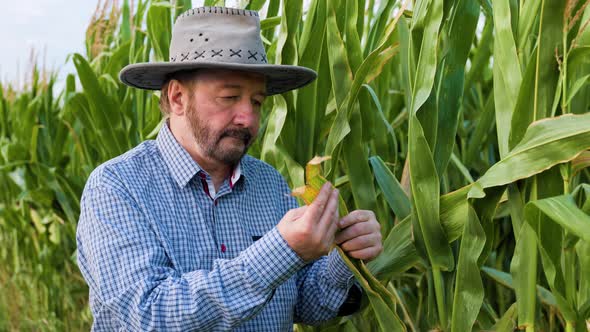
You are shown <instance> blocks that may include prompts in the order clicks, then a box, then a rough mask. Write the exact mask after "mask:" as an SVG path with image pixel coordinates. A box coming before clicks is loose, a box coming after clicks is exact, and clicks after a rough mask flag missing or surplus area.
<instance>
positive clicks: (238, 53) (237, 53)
mask: <svg viewBox="0 0 590 332" xmlns="http://www.w3.org/2000/svg"><path fill="white" fill-rule="evenodd" d="M229 51H230V52H231V54H230V55H229V57H230V58H231V57H233V56H234V55H235V56H237V57H238V58H241V57H242V56H241V55H240V53H242V50H237V51H234V50H232V49H231V48H230V49H229Z"/></svg>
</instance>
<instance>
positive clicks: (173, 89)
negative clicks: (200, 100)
mask: <svg viewBox="0 0 590 332" xmlns="http://www.w3.org/2000/svg"><path fill="white" fill-rule="evenodd" d="M188 92H189V91H188V90H187V88H186V87H185V86H184V85H183V84H182V83H180V82H179V81H178V80H175V79H172V80H170V83H169V85H168V102H169V103H170V113H173V114H175V115H184V113H185V111H186V107H187V105H188V102H189V93H188Z"/></svg>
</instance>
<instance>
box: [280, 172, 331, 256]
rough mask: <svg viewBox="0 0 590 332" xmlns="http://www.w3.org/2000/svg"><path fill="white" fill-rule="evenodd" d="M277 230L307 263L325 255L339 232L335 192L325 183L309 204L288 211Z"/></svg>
mask: <svg viewBox="0 0 590 332" xmlns="http://www.w3.org/2000/svg"><path fill="white" fill-rule="evenodd" d="M277 229H278V231H279V233H280V234H281V236H282V237H283V238H284V239H285V241H287V243H288V244H289V246H290V247H291V248H292V249H293V250H294V251H295V252H296V253H297V254H298V255H299V257H301V258H302V259H303V260H304V261H306V262H309V261H311V260H315V259H317V258H320V257H322V256H324V255H326V254H328V253H329V251H330V248H332V244H333V243H334V237H335V234H336V231H337V230H338V189H332V185H331V184H330V183H329V182H328V183H326V184H324V185H323V186H322V189H321V190H320V193H319V194H318V196H317V197H316V199H315V200H314V201H313V202H312V203H311V204H310V205H308V206H302V207H300V208H296V209H292V210H289V211H287V213H285V216H284V217H283V219H281V221H280V222H279V224H278V225H277Z"/></svg>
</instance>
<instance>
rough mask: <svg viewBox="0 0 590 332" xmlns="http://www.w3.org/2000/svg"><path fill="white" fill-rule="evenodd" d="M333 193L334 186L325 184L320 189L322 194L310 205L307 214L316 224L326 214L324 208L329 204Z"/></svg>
mask: <svg viewBox="0 0 590 332" xmlns="http://www.w3.org/2000/svg"><path fill="white" fill-rule="evenodd" d="M331 193H332V185H331V184H330V183H329V182H326V183H324V185H323V186H322V188H321V189H320V193H319V194H318V195H317V197H316V198H315V199H314V200H313V202H312V203H311V204H310V205H309V208H308V209H307V211H306V214H307V216H308V217H309V218H310V220H313V221H314V223H317V222H318V221H319V220H320V217H321V216H322V214H323V213H324V208H325V207H326V204H327V203H328V200H329V198H330V194H331Z"/></svg>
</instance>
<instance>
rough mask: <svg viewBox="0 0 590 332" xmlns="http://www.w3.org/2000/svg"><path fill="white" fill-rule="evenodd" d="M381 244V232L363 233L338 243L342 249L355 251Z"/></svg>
mask: <svg viewBox="0 0 590 332" xmlns="http://www.w3.org/2000/svg"><path fill="white" fill-rule="evenodd" d="M380 245H381V234H379V233H371V234H365V235H361V236H358V237H355V238H354V239H351V240H348V241H346V242H344V243H342V244H341V245H340V247H341V248H342V249H343V250H344V251H347V252H348V251H356V250H362V249H365V248H371V247H375V246H380Z"/></svg>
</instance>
